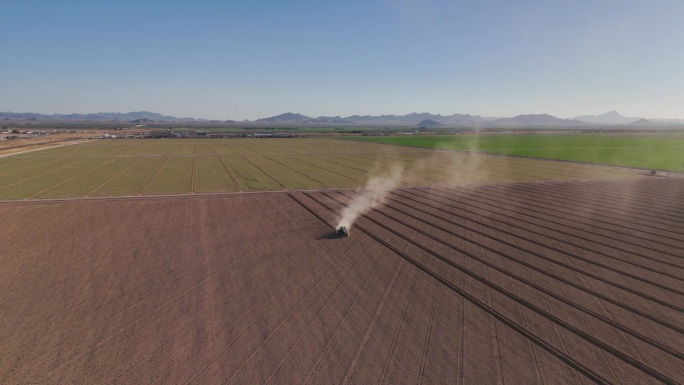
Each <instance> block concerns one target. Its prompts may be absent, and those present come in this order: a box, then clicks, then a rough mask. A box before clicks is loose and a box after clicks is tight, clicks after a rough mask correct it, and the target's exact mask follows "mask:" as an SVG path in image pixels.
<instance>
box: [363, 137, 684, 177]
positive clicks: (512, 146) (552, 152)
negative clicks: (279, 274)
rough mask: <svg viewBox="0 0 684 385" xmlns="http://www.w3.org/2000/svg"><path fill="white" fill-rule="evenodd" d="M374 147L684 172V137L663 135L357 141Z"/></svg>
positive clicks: (431, 138) (367, 139)
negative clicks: (431, 150) (418, 149)
mask: <svg viewBox="0 0 684 385" xmlns="http://www.w3.org/2000/svg"><path fill="white" fill-rule="evenodd" d="M354 140H359V141H363V142H370V143H389V144H397V145H402V146H415V147H422V148H440V149H450V150H467V151H475V150H476V151H483V152H486V153H490V154H499V155H516V156H525V157H533V158H545V159H559V160H568V161H576V162H593V163H601V164H611V165H616V166H627V167H641V168H650V169H657V170H666V171H682V170H683V168H684V139H683V138H682V136H681V134H679V135H677V134H664V133H663V134H660V135H655V134H654V135H631V136H618V135H604V136H601V135H541V134H539V135H479V136H475V135H449V136H446V135H443V136H419V135H418V136H394V137H356V138H354Z"/></svg>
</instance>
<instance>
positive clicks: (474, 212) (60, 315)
mask: <svg viewBox="0 0 684 385" xmlns="http://www.w3.org/2000/svg"><path fill="white" fill-rule="evenodd" d="M331 150H332V148H331ZM279 161H281V162H282V164H284V165H288V166H289V165H295V164H299V163H296V162H301V163H302V164H303V163H306V162H307V158H306V157H303V156H299V155H293V156H291V157H287V156H283V155H281V158H279ZM326 167H329V168H330V170H337V169H336V168H335V165H334V164H333V163H331V164H330V165H329V166H326ZM349 177H352V178H353V177H355V175H354V174H353V173H349ZM229 182H230V181H229V180H218V179H217V180H216V182H215V183H216V185H217V186H218V185H219V184H221V183H229ZM362 193H363V192H362V191H360V190H317V191H290V192H272V193H268V192H263V193H249V194H245V193H236V194H219V195H214V196H204V195H196V196H175V197H174V196H169V197H139V198H114V199H112V198H103V199H95V198H91V199H83V200H65V201H33V202H21V201H16V202H2V203H0V218H3V226H2V227H1V228H0V236H2V239H3V247H1V248H0V263H1V265H2V266H3V268H2V270H0V293H2V295H1V296H0V309H1V313H0V317H2V322H0V341H2V343H1V344H0V383H6V384H28V383H41V384H65V383H97V384H108V383H111V384H118V383H135V384H172V383H183V384H187V383H197V384H209V383H211V384H228V383H235V384H243V383H250V384H252V383H271V384H284V383H293V384H294V383H297V384H300V383H302V384H303V383H309V384H323V383H330V384H347V383H349V384H383V383H384V384H415V383H423V384H447V383H464V384H489V383H504V384H535V383H539V384H542V383H544V384H573V383H578V384H580V383H582V384H584V383H621V384H629V383H634V384H648V383H654V384H656V383H672V384H674V383H682V382H684V348H683V346H684V345H683V344H682V341H684V315H683V313H684V198H682V197H684V194H683V193H684V178H653V177H646V176H644V177H643V178H638V179H631V180H614V181H580V182H578V181H574V182H572V181H565V182H544V183H503V184H487V185H480V186H461V187H458V186H447V185H434V186H424V187H400V188H398V189H395V190H393V191H391V192H390V193H388V194H387V196H386V201H385V203H384V204H382V205H380V206H378V207H375V208H373V209H371V210H369V211H367V212H365V213H364V214H362V215H361V216H360V217H359V218H358V220H357V221H356V222H355V223H354V224H353V225H352V227H351V229H350V236H349V237H348V238H338V237H337V236H336V234H335V227H336V225H337V223H338V221H339V219H340V216H339V214H340V212H341V210H342V209H343V207H345V206H347V205H348V204H349V203H350V202H351V201H352V200H354V199H355V198H357V197H358V196H359V195H360V194H362Z"/></svg>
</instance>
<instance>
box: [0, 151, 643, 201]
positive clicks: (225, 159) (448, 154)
mask: <svg viewBox="0 0 684 385" xmlns="http://www.w3.org/2000/svg"><path fill="white" fill-rule="evenodd" d="M392 166H399V167H401V168H402V170H403V171H404V172H403V174H402V177H401V180H399V181H397V182H398V183H399V184H403V185H431V184H440V183H459V184H476V183H495V182H525V181H528V182H529V181H544V180H559V179H573V180H583V179H597V178H598V179H614V178H629V177H635V176H636V171H633V170H627V169H619V168H613V167H597V166H588V165H580V164H571V163H559V162H550V161H544V160H534V159H524V158H512V157H511V158H505V157H498V156H489V155H483V154H469V153H458V152H453V151H434V150H431V149H423V148H408V147H398V146H390V145H382V144H373V143H357V142H351V141H341V140H334V139H212V140H207V139H194V140H193V139H178V140H96V141H90V142H87V143H82V144H78V145H73V146H64V147H59V148H52V149H47V150H43V151H37V152H29V153H25V154H19V155H14V156H12V157H6V158H0V199H27V198H30V199H47V198H81V197H106V196H138V195H167V194H203V193H226V192H249V191H275V190H300V189H320V188H356V187H359V186H363V185H364V184H365V183H366V181H367V180H368V179H369V178H370V177H372V176H383V175H386V174H387V172H388V170H389V169H390V168H391V167H392Z"/></svg>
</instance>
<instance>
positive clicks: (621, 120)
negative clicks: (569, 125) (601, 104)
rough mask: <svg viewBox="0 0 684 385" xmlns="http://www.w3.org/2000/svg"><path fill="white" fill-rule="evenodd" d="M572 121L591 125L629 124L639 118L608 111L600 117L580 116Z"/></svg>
mask: <svg viewBox="0 0 684 385" xmlns="http://www.w3.org/2000/svg"><path fill="white" fill-rule="evenodd" d="M573 119H577V120H579V121H582V122H585V123H591V124H629V123H632V122H634V121H636V120H638V119H639V118H629V117H626V116H622V115H620V114H619V113H618V112H617V111H608V112H606V113H604V114H601V115H582V116H576V117H574V118H573Z"/></svg>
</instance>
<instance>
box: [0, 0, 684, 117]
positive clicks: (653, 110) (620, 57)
mask: <svg viewBox="0 0 684 385" xmlns="http://www.w3.org/2000/svg"><path fill="white" fill-rule="evenodd" d="M516 3H518V4H513V2H507V1H503V0H496V1H484V2H483V1H447V0H399V1H389V0H378V1H349V2H344V3H341V2H330V1H305V0H298V1H288V2H286V3H285V2H277V1H270V0H267V1H260V2H225V3H220V4H217V2H212V1H198V2H193V3H186V2H181V1H157V0H154V1H152V0H150V1H144V2H139V1H136V2H133V1H118V2H90V1H62V2H59V3H57V2H40V3H37V2H30V3H27V2H22V1H15V0H8V1H5V2H3V5H2V7H0V8H2V10H3V15H4V18H3V24H2V25H1V26H0V31H2V34H0V36H2V37H0V42H2V44H3V47H4V48H5V52H6V54H5V55H4V59H5V60H3V71H2V72H1V73H0V85H1V87H0V111H13V112H36V113H43V114H53V113H62V114H69V113H94V112H130V111H142V110H145V111H151V112H156V113H160V114H164V115H173V116H177V117H190V116H192V117H196V118H205V119H217V120H227V119H232V120H243V119H249V120H254V119H258V118H263V117H267V116H273V115H278V114H281V113H285V112H295V113H301V114H304V115H308V116H312V117H317V116H335V115H340V116H349V115H355V114H358V115H383V114H396V115H405V114H408V113H412V112H417V113H420V112H429V113H432V114H441V115H451V114H454V113H467V114H473V115H480V116H487V117H489V116H493V117H503V116H516V115H520V114H541V113H546V114H551V115H554V116H557V117H559V118H572V117H575V116H578V115H599V114H603V113H606V112H608V111H618V112H619V113H620V114H621V115H623V116H628V117H643V118H647V119H648V118H661V119H675V118H676V119H682V118H684V115H682V112H681V111H682V110H681V106H682V104H683V103H684V74H682V71H681V69H680V67H681V65H680V63H681V62H682V61H683V59H684V50H682V49H681V47H682V46H684V25H682V24H681V22H680V20H681V19H682V18H683V17H684V2H681V1H675V0H656V1H648V2H647V1H641V0H628V1H616V0H606V1H602V2H600V3H598V4H594V3H590V2H577V1H570V0H565V1H561V0H557V1H541V0H530V1H525V2H524V4H520V3H523V2H516Z"/></svg>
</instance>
